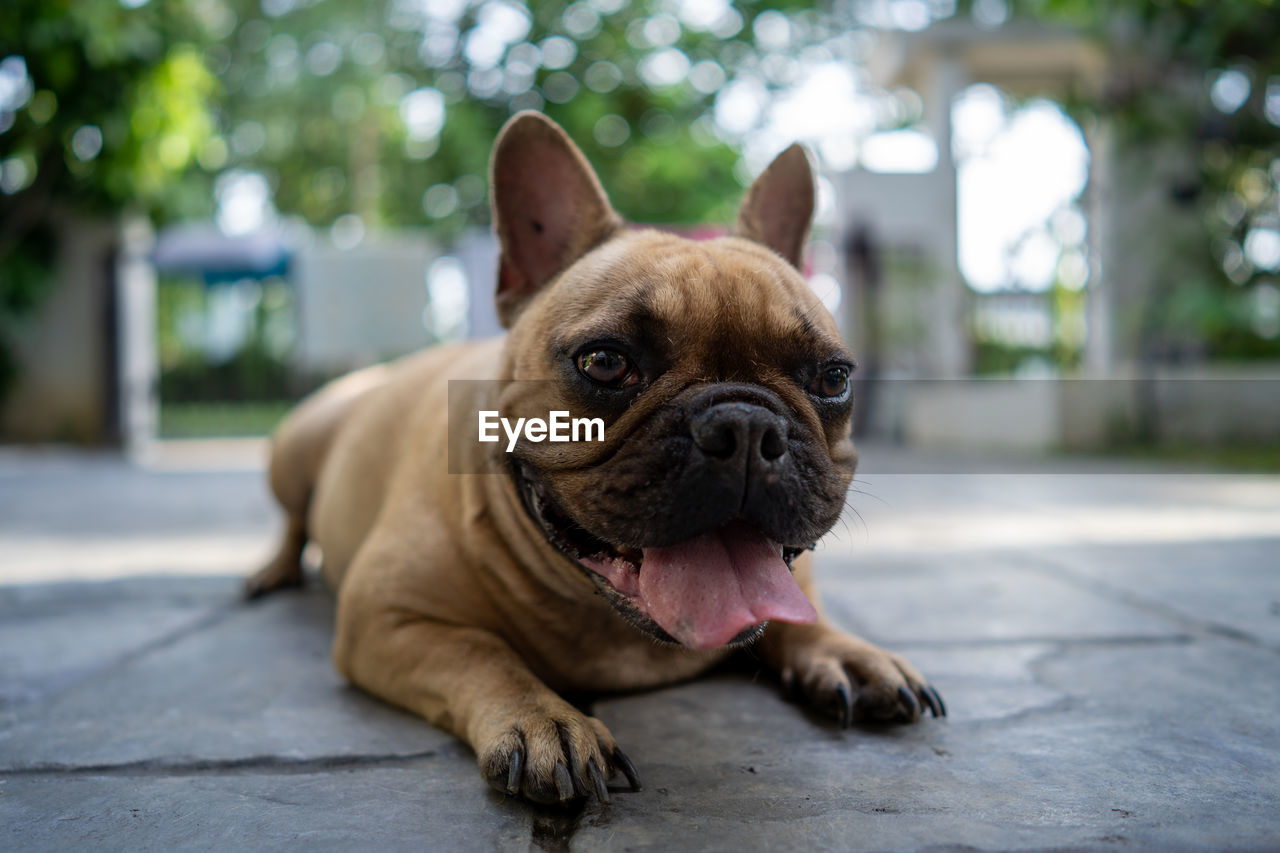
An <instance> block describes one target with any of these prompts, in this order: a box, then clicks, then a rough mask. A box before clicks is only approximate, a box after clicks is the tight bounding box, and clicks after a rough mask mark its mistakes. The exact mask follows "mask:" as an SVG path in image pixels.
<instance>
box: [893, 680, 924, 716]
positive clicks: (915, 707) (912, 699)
mask: <svg viewBox="0 0 1280 853" xmlns="http://www.w3.org/2000/svg"><path fill="white" fill-rule="evenodd" d="M898 698H899V699H901V700H902V701H903V703H904V704H905V705H906V706H907V710H908V715H909V716H910V718H911V719H912V720H918V719H920V700H919V699H917V698H916V694H914V693H912V692H911V690H910V689H909V688H907V687H899V688H898Z"/></svg>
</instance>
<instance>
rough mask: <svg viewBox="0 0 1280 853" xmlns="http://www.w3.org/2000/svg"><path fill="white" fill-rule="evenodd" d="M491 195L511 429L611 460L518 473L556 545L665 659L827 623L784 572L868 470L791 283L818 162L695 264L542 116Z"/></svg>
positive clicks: (769, 187)
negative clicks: (638, 224)
mask: <svg viewBox="0 0 1280 853" xmlns="http://www.w3.org/2000/svg"><path fill="white" fill-rule="evenodd" d="M491 185H492V192H493V212H494V219H495V227H496V230H497V233H498V237H499V239H500V241H501V248H502V258H501V266H500V272H499V284H498V296H497V298H498V306H499V312H500V315H501V317H502V319H503V322H504V323H505V324H506V325H507V326H508V327H509V329H510V335H509V338H508V343H507V347H506V350H505V353H504V363H503V365H502V373H501V375H502V377H503V379H504V381H505V384H504V386H503V390H502V394H501V403H500V405H501V409H502V411H503V415H504V416H508V417H542V418H546V417H547V415H548V412H550V411H552V410H566V411H568V412H570V413H571V415H572V416H573V417H575V418H576V417H584V418H600V419H602V420H603V421H604V423H605V429H604V438H603V440H601V441H591V442H586V441H578V442H573V443H550V442H542V443H530V442H522V443H521V444H520V445H519V447H518V448H517V449H516V451H515V452H514V453H512V454H510V465H509V469H510V473H511V476H512V477H514V478H515V480H516V483H517V487H518V488H519V490H520V493H521V496H522V499H523V500H524V501H525V504H526V507H527V508H528V510H529V512H530V514H531V515H532V516H533V518H534V519H535V520H536V521H537V522H538V524H539V525H540V526H541V527H542V529H543V531H544V532H545V535H546V538H547V540H548V542H549V543H550V544H551V545H552V546H554V547H555V548H557V549H558V550H559V551H560V552H561V553H562V554H563V555H564V556H565V557H566V558H567V559H568V560H569V561H571V562H572V563H574V564H576V566H577V567H578V569H580V570H582V571H584V572H586V573H587V574H588V575H589V576H590V577H591V578H592V580H594V581H595V583H596V585H597V586H598V587H599V589H600V590H601V591H603V592H604V593H605V595H606V596H607V597H608V598H609V600H610V601H611V602H612V603H613V604H614V605H615V606H616V607H617V608H618V609H619V610H620V611H621V612H622V613H623V614H624V615H626V616H627V617H628V618H630V619H631V621H632V622H633V623H634V624H636V625H637V626H638V627H640V628H642V629H645V630H647V631H649V632H650V633H652V634H654V635H655V636H658V637H659V638H661V639H664V640H674V641H678V642H681V643H683V644H685V645H688V646H693V647H697V648H711V647H717V646H722V645H725V644H727V643H733V642H743V641H746V640H749V639H752V638H754V637H755V636H758V634H759V632H760V631H761V630H762V625H763V623H764V622H766V621H767V620H770V619H775V620H783V621H797V622H803V621H811V620H812V619H814V618H816V615H815V613H814V611H813V608H812V606H811V605H810V604H809V602H808V600H807V599H806V598H805V596H804V595H803V593H802V592H801V591H800V589H799V588H798V586H797V584H796V582H795V580H794V579H793V578H792V576H791V573H790V564H791V561H792V559H794V557H795V556H796V555H797V554H799V553H800V552H801V551H802V550H804V549H806V548H809V547H811V546H812V545H813V544H814V543H815V542H816V541H817V539H818V538H819V537H820V536H822V535H823V534H824V533H826V532H827V530H828V529H830V528H831V526H832V525H833V524H834V523H835V521H836V520H837V518H838V517H839V515H840V513H841V510H842V508H843V506H844V499H845V490H846V489H847V487H848V485H849V482H850V480H851V478H852V476H853V469H854V464H855V461H856V455H855V453H854V450H853V444H852V442H851V440H850V437H849V417H850V408H851V392H850V385H849V374H850V372H851V370H852V369H853V363H852V358H851V357H850V354H849V351H848V350H847V349H846V348H845V346H844V344H843V343H842V342H841V340H840V336H839V334H838V333H837V330H836V326H835V322H834V321H833V320H832V318H831V315H830V314H829V313H828V312H827V311H826V309H825V308H824V307H823V305H822V304H821V302H820V301H819V300H818V299H817V297H816V296H815V295H814V293H813V292H812V291H811V290H810V288H809V286H808V284H807V283H806V282H805V280H804V278H803V277H802V276H801V275H800V273H799V272H798V269H797V268H798V266H799V265H800V262H801V255H802V252H803V249H804V244H805V239H806V236H807V233H808V229H809V222H810V219H811V216H812V213H813V176H812V174H811V172H810V170H809V164H808V161H807V159H806V157H805V154H804V152H803V150H802V149H801V148H799V147H798V146H792V147H791V148H789V149H787V150H786V151H784V152H783V153H782V154H781V155H779V157H778V158H777V159H776V160H775V161H774V162H773V164H772V165H770V166H769V168H768V169H767V170H765V172H764V173H763V174H762V175H761V176H760V178H759V179H758V180H757V181H756V182H755V183H754V184H753V185H752V187H751V188H750V189H749V190H748V192H747V195H746V198H745V199H744V200H743V202H742V206H741V209H740V212H739V216H738V223H737V227H736V229H735V236H730V237H723V238H719V239H714V240H707V241H701V242H694V241H691V240H687V239H684V238H682V237H679V236H675V235H672V234H668V233H662V232H659V231H653V230H641V231H632V230H627V229H626V228H625V226H624V225H623V222H622V220H621V219H620V217H619V216H618V215H617V214H616V213H615V212H614V211H613V209H612V207H611V206H610V205H609V201H608V199H607V198H606V197H605V194H604V191H603V190H602V189H601V187H600V184H599V181H598V180H597V179H596V176H595V174H594V173H593V172H592V170H591V167H590V166H589V165H588V164H587V162H586V159H585V158H584V157H583V155H582V153H581V152H580V151H579V150H578V149H577V147H576V146H575V145H574V144H573V142H572V141H570V140H569V138H568V137H567V136H566V135H565V134H564V132H563V131H562V130H561V129H560V128H559V127H558V126H556V125H555V124H553V123H552V122H550V121H549V120H548V119H546V118H545V117H543V116H541V115H538V114H536V113H522V114H520V115H518V116H516V117H514V118H513V119H512V120H511V121H510V122H508V124H507V125H506V127H505V128H504V129H503V131H502V133H501V135H500V137H499V139H498V142H497V144H496V146H495V149H494V156H493V173H492V184H491ZM513 380H535V381H513Z"/></svg>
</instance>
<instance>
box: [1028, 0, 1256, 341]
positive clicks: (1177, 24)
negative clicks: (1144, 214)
mask: <svg viewBox="0 0 1280 853" xmlns="http://www.w3.org/2000/svg"><path fill="white" fill-rule="evenodd" d="M1014 11H1015V12H1017V13H1020V14H1024V15H1030V16H1033V17H1036V18H1040V19H1042V20H1049V21H1054V22H1066V23H1069V24H1072V25H1075V26H1078V27H1081V28H1082V29H1084V30H1086V31H1087V32H1091V33H1092V34H1093V35H1094V36H1095V37H1096V38H1097V39H1098V40H1099V42H1100V43H1102V44H1103V45H1104V46H1105V47H1106V49H1107V52H1108V56H1109V57H1110V61H1111V63H1112V66H1113V67H1112V71H1111V75H1110V79H1109V81H1108V84H1107V86H1106V87H1105V89H1104V91H1103V92H1101V93H1098V94H1087V95H1086V94H1083V93H1082V94H1081V95H1080V96H1078V97H1077V98H1076V99H1075V100H1074V102H1073V103H1072V104H1071V106H1072V108H1073V111H1074V112H1075V113H1076V115H1077V116H1078V117H1080V118H1082V119H1083V120H1086V121H1090V120H1098V119H1101V120H1105V121H1106V122H1108V123H1109V125H1110V126H1111V127H1112V128H1113V129H1114V131H1115V134H1116V143H1117V146H1118V148H1119V154H1120V156H1121V157H1122V158H1125V159H1124V162H1126V163H1128V164H1132V165H1135V166H1137V167H1141V166H1142V164H1143V163H1144V162H1147V161H1149V160H1150V159H1151V157H1152V154H1153V153H1156V152H1166V153H1167V152H1173V156H1174V157H1176V158H1177V159H1179V160H1181V161H1182V162H1184V163H1185V164H1186V168H1185V174H1183V175H1182V176H1181V177H1180V178H1178V179H1177V180H1176V181H1174V182H1173V183H1172V184H1171V185H1170V186H1168V187H1166V188H1165V190H1166V193H1167V204H1168V206H1169V207H1170V208H1171V209H1175V210H1176V209H1181V210H1182V211H1183V212H1184V213H1185V215H1186V216H1187V217H1188V223H1189V227H1190V228H1191V229H1192V230H1198V231H1199V234H1200V235H1201V239H1193V240H1191V241H1190V242H1189V243H1188V244H1186V245H1166V246H1165V247H1164V249H1165V251H1167V252H1169V253H1171V254H1176V256H1177V258H1178V261H1179V267H1178V269H1177V273H1176V274H1175V275H1168V276H1162V277H1160V278H1159V280H1157V281H1153V282H1151V283H1150V291H1151V292H1150V294H1149V297H1150V298H1147V299H1145V300H1144V301H1143V302H1142V305H1141V309H1140V311H1139V315H1140V316H1139V317H1138V318H1137V321H1136V324H1137V327H1138V328H1137V329H1136V333H1137V335H1138V338H1139V340H1138V347H1139V350H1140V352H1141V354H1142V356H1143V357H1144V358H1145V359H1146V360H1148V361H1160V360H1169V359H1185V358H1192V359H1200V358H1204V357H1210V358H1276V357H1280V280H1278V278H1277V273H1278V272H1280V5H1277V4H1276V3H1275V2H1273V0H1216V2H1195V0H1169V2H1152V0H1116V2H1111V3H1105V4H1104V3H1093V2H1089V0H1018V2H1016V3H1015V4H1014ZM1190 217H1194V221H1192V220H1191V219H1190Z"/></svg>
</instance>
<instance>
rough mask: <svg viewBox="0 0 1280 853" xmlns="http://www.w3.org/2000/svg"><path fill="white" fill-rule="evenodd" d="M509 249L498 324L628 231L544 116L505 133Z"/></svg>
mask: <svg viewBox="0 0 1280 853" xmlns="http://www.w3.org/2000/svg"><path fill="white" fill-rule="evenodd" d="M489 186H490V188H491V189H490V192H491V197H492V204H493V227H494V231H495V232H496V233H497V235H498V241H499V243H500V244H501V249H502V256H501V260H500V261H499V266H498V293H497V303H498V319H499V320H500V321H501V322H502V325H503V326H508V327H509V326H510V325H511V324H512V323H513V322H514V321H515V318H516V315H518V314H519V313H520V309H521V308H523V307H524V305H525V303H526V302H527V301H528V300H529V297H530V296H532V295H533V294H534V293H535V292H537V290H538V288H540V287H542V285H544V284H546V283H547V282H548V281H550V280H551V279H552V278H554V277H555V276H556V274H557V273H559V272H560V271H561V270H563V269H565V268H566V267H567V266H569V265H570V264H572V263H573V262H574V261H576V260H577V259H578V258H580V257H582V256H583V255H584V254H586V253H587V252H588V251H590V250H591V249H592V248H594V247H595V246H597V245H599V244H600V243H602V242H604V240H606V239H607V238H608V237H610V236H612V235H613V234H614V233H615V232H616V231H617V230H618V229H620V228H621V227H622V224H623V223H622V218H621V217H619V216H618V214H617V213H615V212H614V210H613V207H612V206H611V205H610V204H609V199H608V197H607V196H605V194H604V190H603V189H602V188H601V186H600V181H599V179H598V178H597V177H596V173H595V172H594V171H592V169H591V165H590V164H589V163H587V158H586V157H584V156H583V154H582V152H581V151H580V150H579V149H578V146H576V145H574V144H573V141H572V140H571V139H569V136H568V135H567V134H566V133H565V132H564V131H563V130H561V129H560V126H559V125H557V124H556V123H555V122H553V121H552V120H551V119H549V118H547V117H546V116H544V115H542V114H541V113H537V112H533V111H525V112H520V113H516V115H514V116H512V117H511V119H510V120H509V121H508V122H507V123H506V124H505V125H504V126H503V128H502V130H501V131H500V132H499V133H498V141H497V142H496V143H495V144H494V146H493V165H492V169H491V173H490V179H489Z"/></svg>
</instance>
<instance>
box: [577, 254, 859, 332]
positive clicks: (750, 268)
mask: <svg viewBox="0 0 1280 853" xmlns="http://www.w3.org/2000/svg"><path fill="white" fill-rule="evenodd" d="M556 287H557V289H559V288H571V289H572V290H573V294H572V298H567V299H556V300H554V302H555V304H556V310H557V311H561V312H563V313H562V317H561V318H559V320H558V322H557V323H556V326H557V329H558V331H559V333H560V336H562V337H565V338H570V339H572V338H582V337H584V336H585V337H590V336H594V335H603V334H607V333H609V332H610V331H612V332H613V333H615V334H618V335H620V336H625V337H633V336H641V337H643V336H645V335H646V334H659V332H658V331H657V330H661V331H660V334H661V335H662V336H663V337H666V338H668V339H671V338H676V337H685V338H688V339H698V340H705V341H707V342H709V343H710V342H712V341H713V340H714V342H716V343H719V344H721V345H723V344H726V343H727V344H731V345H732V346H733V347H734V348H735V349H737V350H738V351H742V350H743V349H744V348H747V347H749V346H750V344H751V342H753V341H761V340H767V341H779V340H790V341H795V342H796V343H797V344H801V343H804V344H807V345H808V346H807V347H806V348H808V347H816V348H817V349H824V350H839V349H841V348H842V344H841V342H840V338H839V335H838V333H837V331H836V327H835V322H834V320H833V319H832V318H831V315H830V314H829V313H828V312H827V310H826V308H825V307H824V306H823V305H822V303H821V301H820V300H819V299H818V298H817V296H816V295H815V294H814V293H813V291H812V290H811V289H810V288H809V286H808V284H807V283H806V282H805V281H804V279H803V278H802V277H801V276H800V275H799V273H797V272H796V271H795V270H794V269H792V267H791V266H790V265H789V264H787V263H786V262H785V261H783V260H782V259H781V258H779V257H778V256H777V255H775V254H774V253H773V252H771V251H769V250H768V249H767V248H764V247H762V246H757V245H756V244H754V243H752V242H750V241H747V240H743V239H740V238H734V237H722V238H718V239H715V240H707V241H700V242H695V241H692V240H687V239H685V238H682V237H678V236H675V235H671V234H663V233H660V232H653V231H650V232H641V233H638V234H634V235H628V236H627V237H624V238H622V239H619V240H615V241H613V242H611V243H609V244H606V245H605V246H603V247H601V248H599V249H597V250H595V251H594V252H592V253H590V254H588V255H587V256H586V257H584V258H583V259H582V260H581V261H579V262H578V263H577V264H575V265H574V267H573V268H572V269H571V270H570V271H569V272H568V273H567V274H566V275H565V276H563V277H562V278H561V280H560V281H559V282H557V284H556ZM564 295H565V296H568V294H564ZM673 342H674V341H673ZM688 342H689V340H684V341H681V343H685V344H687V343H688Z"/></svg>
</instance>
